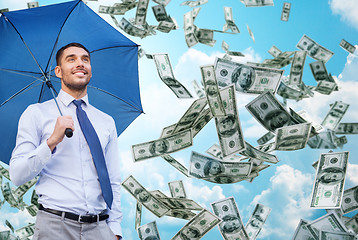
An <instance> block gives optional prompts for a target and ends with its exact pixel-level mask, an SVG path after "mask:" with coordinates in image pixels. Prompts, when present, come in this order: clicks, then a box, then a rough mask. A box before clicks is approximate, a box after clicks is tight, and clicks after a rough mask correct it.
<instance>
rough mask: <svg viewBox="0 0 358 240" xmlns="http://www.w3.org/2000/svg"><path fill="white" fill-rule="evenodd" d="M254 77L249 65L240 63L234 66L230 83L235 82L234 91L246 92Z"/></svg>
mask: <svg viewBox="0 0 358 240" xmlns="http://www.w3.org/2000/svg"><path fill="white" fill-rule="evenodd" d="M253 79H255V71H254V69H253V68H252V67H250V66H245V65H241V66H240V67H238V68H236V69H235V70H234V72H233V73H232V76H231V81H232V83H234V84H235V87H236V91H240V92H247V90H249V88H250V87H251V86H252V84H253Z"/></svg>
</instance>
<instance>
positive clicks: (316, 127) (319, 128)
mask: <svg viewBox="0 0 358 240" xmlns="http://www.w3.org/2000/svg"><path fill="white" fill-rule="evenodd" d="M297 114H298V115H299V116H300V117H301V118H303V119H304V120H305V121H306V122H308V123H311V125H312V128H313V130H314V132H315V133H320V132H322V131H323V130H324V128H323V126H322V125H321V124H319V123H317V122H315V121H314V120H313V119H312V117H311V116H310V115H309V114H308V113H307V112H306V111H305V110H300V111H298V112H297ZM291 115H292V112H291Z"/></svg>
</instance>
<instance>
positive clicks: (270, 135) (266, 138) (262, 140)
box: [257, 132, 275, 145]
mask: <svg viewBox="0 0 358 240" xmlns="http://www.w3.org/2000/svg"><path fill="white" fill-rule="evenodd" d="M274 137H275V134H273V133H272V132H267V133H265V134H264V135H263V136H262V137H260V138H259V139H257V143H258V144H259V145H263V144H265V143H267V142H268V141H270V140H271V139H273V138H274Z"/></svg>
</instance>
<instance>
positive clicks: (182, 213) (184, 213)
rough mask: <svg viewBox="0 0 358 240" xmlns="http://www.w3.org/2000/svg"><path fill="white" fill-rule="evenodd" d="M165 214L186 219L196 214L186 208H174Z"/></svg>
mask: <svg viewBox="0 0 358 240" xmlns="http://www.w3.org/2000/svg"><path fill="white" fill-rule="evenodd" d="M165 216H168V217H174V218H179V219H184V220H190V219H192V218H193V217H195V216H196V214H195V213H193V212H192V211H190V210H186V209H184V210H182V209H172V210H170V211H169V212H167V213H166V214H165Z"/></svg>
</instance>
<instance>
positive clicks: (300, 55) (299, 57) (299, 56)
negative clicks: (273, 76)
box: [288, 51, 307, 85]
mask: <svg viewBox="0 0 358 240" xmlns="http://www.w3.org/2000/svg"><path fill="white" fill-rule="evenodd" d="M306 54H307V52H306V51H296V52H295V55H294V56H293V60H292V64H291V71H290V79H289V81H288V83H289V84H290V85H299V84H301V82H302V75H303V67H304V66H305V61H306Z"/></svg>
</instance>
